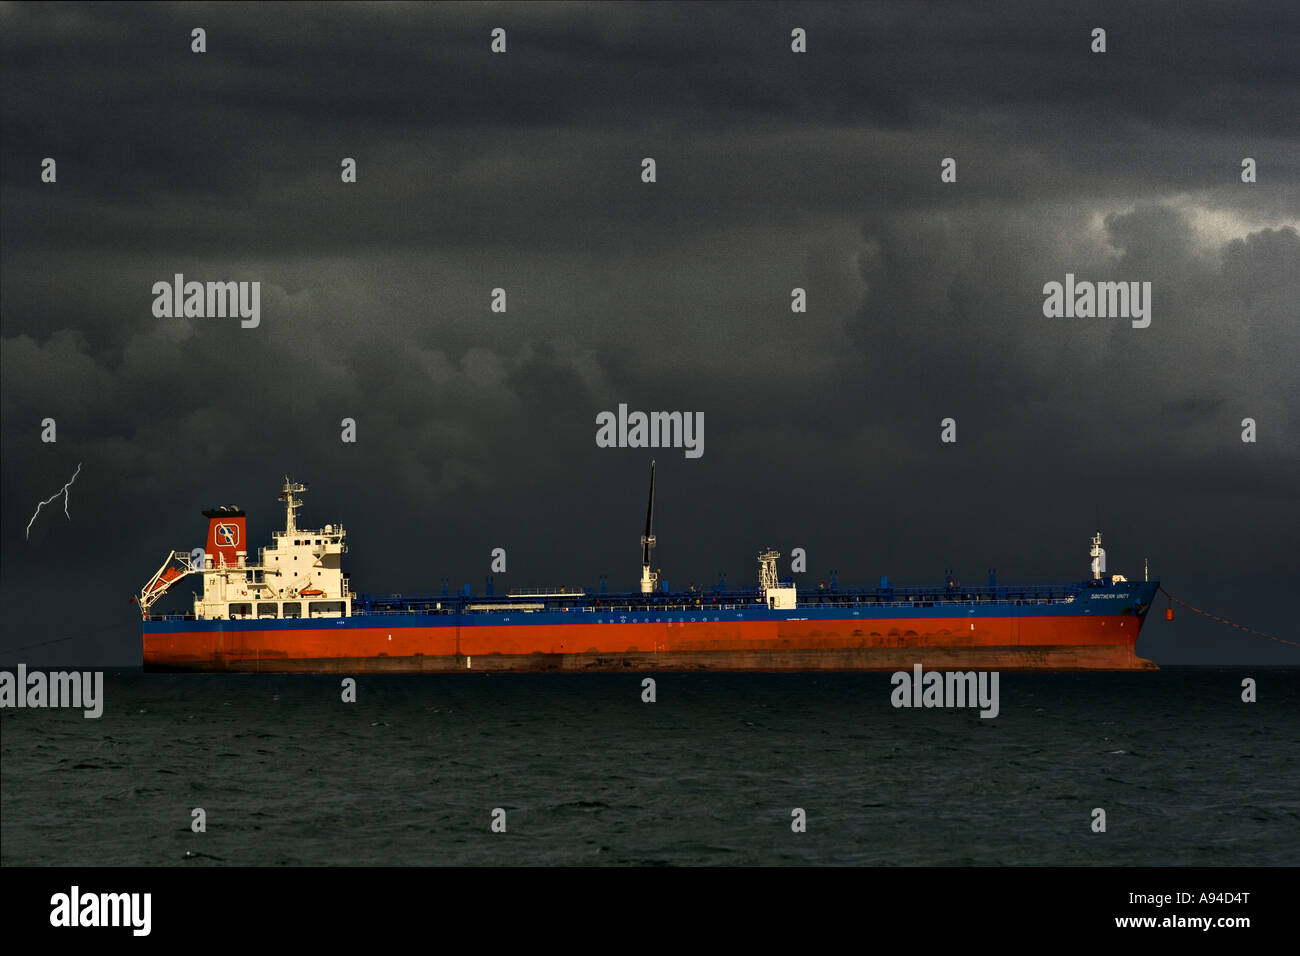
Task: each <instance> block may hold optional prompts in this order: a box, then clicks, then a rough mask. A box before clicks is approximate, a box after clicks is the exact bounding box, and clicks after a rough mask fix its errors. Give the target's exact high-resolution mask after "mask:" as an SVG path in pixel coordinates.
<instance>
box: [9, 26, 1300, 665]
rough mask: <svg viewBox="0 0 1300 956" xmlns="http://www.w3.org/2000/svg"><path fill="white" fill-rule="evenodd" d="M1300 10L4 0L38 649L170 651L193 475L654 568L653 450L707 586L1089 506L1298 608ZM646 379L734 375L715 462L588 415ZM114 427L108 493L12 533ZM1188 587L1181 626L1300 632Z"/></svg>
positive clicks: (396, 521)
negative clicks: (621, 439) (498, 300)
mask: <svg viewBox="0 0 1300 956" xmlns="http://www.w3.org/2000/svg"><path fill="white" fill-rule="evenodd" d="M1098 26H1100V27H1104V28H1105V29H1106V31H1107V47H1108V48H1107V52H1106V53H1104V54H1096V53H1093V52H1091V50H1090V48H1089V47H1090V42H1091V40H1090V34H1091V31H1092V29H1093V28H1094V27H1098ZM195 27H202V28H204V29H205V30H206V31H207V52H205V53H202V54H196V53H192V52H191V50H190V31H191V30H192V29H193V28H195ZM495 27H502V28H504V29H505V30H506V31H507V37H508V52H507V53H505V54H503V55H494V54H493V53H492V52H491V51H490V49H489V39H490V37H489V33H490V31H491V30H492V29H493V28H495ZM796 27H798V28H803V29H804V30H806V31H807V37H808V41H807V48H808V52H807V53H804V54H796V53H793V52H792V51H791V48H790V42H791V41H790V37H791V30H792V29H794V28H796ZM1298 32H1300V11H1297V10H1294V9H1285V8H1284V7H1283V6H1282V5H1278V6H1277V7H1268V6H1265V7H1261V8H1249V9H1244V10H1243V9H1242V8H1239V7H1231V6H1225V5H1218V4H1215V5H1209V4H1206V5H1197V4H1182V3H1179V4H1174V3H1170V4H1143V5H1140V6H1134V5H1131V4H1122V3H1116V4H1083V5H1079V4H1064V3H1062V4H1042V3H1025V4H999V5H996V7H993V6H984V5H970V4H952V5H947V4H924V5H923V4H914V3H896V4H887V3H879V4H874V3H873V4H859V3H843V4H780V3H778V4H764V3H744V4H740V3H736V4H730V3H718V4H710V3H684V4H674V3H653V4H555V5H552V4H542V3H521V4H500V5H490V6H481V7H480V6H469V5H452V4H430V5H425V4H409V5H407V4H385V5H374V4H356V5H354V4H320V5H303V4H293V5H287V6H286V5H277V4H249V5H245V4H215V5H203V4H189V5H184V6H177V5H147V4H128V5H120V6H119V5H113V4H70V5H60V4H39V5H37V4H30V5H28V4H6V5H4V6H3V8H0V52H2V54H3V70H4V86H3V93H2V94H0V121H2V122H3V137H0V177H2V180H0V204H2V206H3V214H2V215H0V262H2V265H3V268H2V269H0V346H2V349H0V373H2V384H0V440H2V441H3V448H4V455H3V464H2V466H0V488H2V490H3V510H2V514H0V559H2V560H3V580H2V581H0V589H2V591H3V600H4V606H5V608H6V615H5V625H4V633H3V637H0V660H14V661H17V660H26V661H29V662H32V661H41V660H49V661H50V662H54V663H62V662H65V661H70V662H74V663H78V664H93V663H120V664H134V663H138V661H139V630H138V620H139V617H138V613H137V612H136V610H135V608H134V607H133V606H132V605H130V604H129V603H128V601H129V598H130V597H131V595H132V594H134V593H136V592H137V591H138V590H139V588H140V586H141V585H142V584H143V583H144V582H145V580H146V579H147V578H148V576H149V575H150V574H151V573H152V572H153V570H154V569H155V568H156V567H157V565H158V563H159V562H160V561H161V560H162V558H163V557H164V556H165V555H166V553H167V552H168V551H170V550H172V549H173V548H175V549H180V550H185V551H188V550H189V549H190V548H191V547H196V546H199V545H201V544H202V540H201V538H202V534H203V530H204V527H203V523H202V519H201V518H200V516H199V514H198V512H199V511H200V510H201V509H203V508H206V507H211V506H212V505H214V504H218V503H227V502H236V503H238V504H240V505H241V506H243V507H245V508H246V509H247V510H248V511H249V516H250V533H251V534H252V536H253V538H254V540H255V541H258V540H265V539H267V538H268V537H269V533H270V531H271V530H272V529H273V528H274V527H276V526H277V525H278V523H279V521H280V520H281V517H282V513H281V511H280V510H279V507H278V505H277V503H276V501H275V496H276V493H277V491H278V488H279V483H280V480H281V476H282V475H284V474H286V473H292V474H293V475H294V476H295V477H296V478H298V479H299V480H302V481H304V482H305V483H306V484H307V485H308V487H309V489H310V491H309V493H308V495H307V507H306V509H305V511H304V514H303V520H304V521H306V522H308V523H311V524H324V523H326V522H338V521H341V522H342V523H343V524H344V525H345V527H347V528H348V531H349V534H350V541H351V548H352V550H351V553H350V554H349V555H348V561H349V564H348V568H349V570H350V571H351V572H352V581H353V585H354V587H355V588H356V589H357V590H359V591H370V592H375V593H389V592H416V591H435V590H437V588H438V583H439V580H440V579H441V578H442V577H444V576H445V577H448V578H450V579H451V581H452V583H453V586H456V585H459V583H460V582H462V581H467V582H471V583H473V584H474V585H475V586H476V587H481V586H482V582H483V577H484V575H486V574H487V573H488V565H489V556H490V552H491V550H492V549H493V548H495V547H503V548H506V549H507V552H508V554H509V573H508V574H507V575H504V576H502V575H498V578H497V586H498V587H501V586H503V585H504V586H525V587H526V586H540V585H550V584H556V585H560V584H563V585H575V584H584V585H588V586H592V585H594V584H595V583H596V581H597V578H598V576H599V575H600V574H602V573H607V574H608V575H609V577H610V584H611V587H615V588H629V589H630V588H632V587H633V586H634V584H635V581H636V579H637V576H638V575H639V571H640V569H639V561H638V555H639V535H640V527H639V525H640V522H641V521H642V520H643V517H642V514H641V508H642V507H643V506H644V481H645V478H646V472H647V469H648V466H649V461H650V458H651V457H652V456H653V457H655V458H657V460H658V463H659V464H658V467H659V508H658V527H657V529H656V530H657V532H658V537H659V542H660V547H659V550H658V551H657V553H656V557H657V559H658V560H659V561H660V563H661V564H662V565H663V576H664V577H665V578H667V579H668V580H669V581H670V583H671V584H672V585H674V586H676V585H679V584H680V585H686V584H689V583H692V582H694V583H697V584H701V585H711V584H712V583H714V581H715V579H716V575H717V573H718V572H719V571H720V570H725V571H726V572H727V575H728V580H729V583H730V584H732V585H740V584H747V583H748V582H749V581H751V580H755V581H756V562H755V559H754V555H755V554H756V553H757V552H758V551H759V550H760V549H762V548H764V547H767V546H774V547H777V548H778V549H780V550H781V551H782V552H784V553H786V554H788V553H789V551H790V550H791V549H792V548H793V547H796V546H797V547H803V548H805V549H806V550H807V552H808V556H809V568H810V570H809V572H808V573H807V574H805V575H802V576H800V583H801V585H802V586H804V587H816V585H817V584H818V583H819V582H820V581H822V580H826V579H827V577H828V575H829V572H830V569H832V568H834V569H837V570H838V573H839V579H840V582H841V583H842V584H846V585H847V584H852V583H861V584H869V583H872V582H874V581H875V580H876V579H877V578H878V576H879V575H880V574H883V573H888V574H889V575H890V577H891V578H892V579H893V580H895V581H898V582H901V583H921V582H930V581H934V580H938V579H939V578H940V577H941V574H942V571H943V569H944V568H946V567H950V566H951V567H954V568H956V569H957V572H958V577H960V578H964V579H966V580H970V581H974V582H982V581H983V579H984V574H985V571H986V569H987V568H989V567H997V569H998V574H999V577H1000V578H1001V579H1003V580H1030V581H1039V580H1056V579H1066V580H1078V579H1081V578H1083V577H1084V575H1085V573H1086V571H1087V566H1088V562H1087V553H1086V552H1087V545H1088V539H1089V536H1090V535H1091V533H1092V532H1093V530H1094V529H1095V526H1096V524H1097V523H1098V521H1100V523H1101V527H1102V530H1103V533H1104V534H1105V535H1106V545H1107V550H1108V554H1109V557H1110V563H1111V565H1112V569H1113V570H1121V571H1124V572H1126V573H1128V574H1129V576H1130V577H1134V576H1138V575H1140V574H1141V573H1142V563H1143V560H1144V559H1148V558H1149V560H1150V564H1151V569H1152V573H1153V575H1159V576H1160V577H1161V579H1162V580H1163V581H1164V583H1165V586H1166V587H1167V588H1169V590H1170V591H1171V592H1173V593H1174V594H1176V595H1179V596H1181V597H1184V598H1185V599H1188V600H1191V601H1192V602H1193V603H1195V604H1198V605H1200V606H1205V607H1210V608H1212V609H1214V610H1216V612H1217V613H1220V614H1222V615H1225V616H1227V617H1229V618H1232V619H1233V620H1239V621H1241V622H1242V623H1246V624H1250V625H1252V626H1254V627H1256V628H1258V629H1260V630H1263V631H1266V632H1270V633H1273V634H1276V635H1278V636H1281V637H1285V638H1288V639H1291V640H1300V636H1297V634H1296V632H1295V629H1294V625H1293V623H1292V619H1291V617H1290V615H1289V604H1290V600H1289V598H1290V597H1291V596H1292V595H1293V594H1294V578H1295V575H1296V572H1297V570H1300V568H1298V567H1297V564H1298V562H1297V560H1296V557H1295V542H1296V541H1297V540H1300V493H1298V492H1297V489H1298V488H1300V420H1298V418H1297V416H1298V415H1300V377H1298V376H1297V375H1296V373H1295V364H1296V358H1295V357H1296V356H1297V355H1300V331H1298V320H1300V307H1298V306H1297V303H1300V232H1298V231H1297V228H1298V227H1300V168H1297V164H1298V163H1300V95H1298V94H1300V68H1298V67H1297V66H1296V58H1295V55H1294V53H1295V50H1294V38H1295V36H1296V35H1297V33H1298ZM45 157H53V158H54V159H56V161H57V170H58V178H57V182H56V183H52V184H51V183H43V182H42V181H41V176H40V174H41V161H42V159H43V158H45ZM344 157H351V158H354V159H355V160H356V162H357V169H358V175H357V182H356V183H355V184H345V183H343V182H342V181H341V177H340V163H341V161H342V159H343V158H344ZM645 157H653V158H654V159H655V161H656V164H657V173H658V176H657V182H655V183H652V184H648V183H644V182H642V181H641V162H642V160H643V158H645ZM948 157H951V158H953V159H955V160H956V163H957V181H956V182H952V183H946V182H943V181H941V178H940V163H941V161H942V160H943V159H945V158H948ZM1245 157H1251V158H1253V159H1254V160H1255V161H1256V163H1257V167H1258V174H1257V175H1258V181H1257V182H1255V183H1250V184H1248V183H1243V182H1242V179H1241V163H1242V160H1243V158H1245ZM176 273H183V274H184V275H185V276H186V278H192V279H197V280H200V281H203V280H214V281H215V280H220V281H258V282H260V283H261V316H262V320H261V324H260V326H259V327H258V328H256V329H241V328H240V325H239V322H238V320H232V319H212V318H205V319H199V318H190V319H186V318H165V319H159V318H155V317H154V315H153V314H152V312H151V303H152V299H153V297H152V294H151V291H150V290H151V288H152V286H153V284H154V283H155V282H157V281H160V280H161V281H168V282H170V281H171V278H172V276H173V275H174V274H176ZM1067 274H1073V275H1075V276H1077V277H1079V278H1080V279H1087V280H1091V281H1145V282H1150V283H1151V284H1152V289H1153V292H1152V322H1151V325H1150V327H1149V328H1145V329H1135V328H1132V327H1131V325H1130V323H1129V322H1128V321H1126V320H1123V319H1098V318H1086V319H1084V318H1047V317H1045V316H1044V314H1043V308H1042V306H1043V300H1044V293H1043V287H1044V285H1045V284H1046V283H1049V282H1062V281H1064V279H1065V277H1066V275H1067ZM796 287H798V288H803V289H805V290H806V292H807V302H808V311H807V312H806V313H793V312H792V311H791V307H790V303H791V290H792V289H794V288H796ZM494 288H503V289H505V290H506V294H507V301H508V308H507V311H506V312H505V313H498V312H493V311H492V310H491V308H490V303H491V293H492V290H493V289H494ZM620 402H625V403H627V404H628V405H629V407H631V408H641V409H647V410H648V409H664V410H669V409H672V410H690V411H701V412H703V414H704V418H705V427H706V442H705V448H706V452H705V454H704V456H703V457H702V458H700V459H698V460H689V459H687V458H685V457H684V456H683V455H682V454H681V452H680V451H676V450H665V449H660V450H655V451H651V450H649V449H602V448H597V447H596V444H595V440H594V437H595V431H596V423H595V419H596V415H597V414H598V413H599V412H600V411H602V410H606V409H616V408H617V407H618V405H619V403H620ZM946 417H952V418H954V419H955V420H956V422H957V435H958V440H957V442H956V443H955V444H944V443H941V442H940V440H939V435H940V420H941V419H943V418H946ZM1248 417H1249V418H1252V419H1254V420H1255V421H1256V422H1257V427H1258V441H1257V442H1255V443H1253V444H1248V443H1243V442H1242V441H1241V437H1240V436H1241V431H1242V426H1241V422H1242V420H1243V419H1244V418H1248ZM45 418H53V419H55V420H56V422H57V427H58V441H57V442H56V443H53V444H49V443H43V442H42V441H41V440H40V435H41V421H42V420H43V419H45ZM344 418H353V419H355V421H356V423H357V436H358V441H357V442H356V443H355V444H345V443H343V442H341V441H340V438H339V435H340V430H341V429H340V422H341V421H342V419H344ZM78 463H81V464H82V465H83V468H82V472H81V474H80V476H79V477H78V480H77V483H76V485H75V486H74V487H73V489H72V491H71V495H70V507H69V514H70V516H71V518H70V520H69V519H66V518H65V517H64V516H63V513H62V511H61V510H60V509H57V508H47V509H45V511H44V512H43V513H42V514H41V515H40V516H39V517H38V519H37V521H36V522H35V523H34V525H33V528H32V533H31V536H30V540H27V539H26V538H24V534H23V530H24V528H25V526H26V525H27V523H28V521H29V519H30V518H31V515H32V511H33V510H34V508H35V505H36V503H37V502H38V501H40V500H42V499H44V498H47V497H49V496H50V495H51V494H52V493H53V492H55V491H56V490H58V489H59V487H60V486H61V485H62V484H63V482H65V481H66V480H67V479H68V477H69V476H70V475H71V474H72V472H73V470H74V468H75V467H76V465H77V464H78ZM787 568H788V565H787ZM187 599H188V595H186V596H185V598H184V599H177V600H178V601H181V602H183V601H184V600H187ZM1154 617H1155V616H1154V615H1153V619H1152V620H1151V621H1150V623H1149V624H1148V629H1147V630H1146V631H1144V634H1143V638H1142V643H1141V645H1140V648H1139V651H1140V653H1141V654H1142V656H1145V657H1149V658H1152V659H1154V660H1156V661H1158V662H1161V663H1200V662H1277V663H1296V662H1300V658H1298V657H1297V654H1298V653H1300V649H1298V648H1294V647H1288V646H1286V645H1280V644H1277V643H1274V642H1269V641H1262V640H1257V639H1255V638H1251V637H1247V636H1243V635H1242V634H1241V632H1237V631H1232V630H1229V629H1225V628H1222V627H1221V626H1219V625H1215V624H1212V623H1210V622H1202V621H1198V620H1185V618H1186V617H1187V615H1180V617H1179V620H1178V621H1176V622H1175V623H1174V624H1166V623H1165V622H1164V621H1163V620H1159V621H1157V620H1155V619H1154ZM47 642H57V643H47ZM29 645H40V646H38V647H29Z"/></svg>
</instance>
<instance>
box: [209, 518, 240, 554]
mask: <svg viewBox="0 0 1300 956" xmlns="http://www.w3.org/2000/svg"><path fill="white" fill-rule="evenodd" d="M213 533H214V534H215V535H216V541H217V544H218V545H220V546H221V547H223V548H236V547H238V546H239V525H235V524H219V525H217V526H216V528H215V529H213Z"/></svg>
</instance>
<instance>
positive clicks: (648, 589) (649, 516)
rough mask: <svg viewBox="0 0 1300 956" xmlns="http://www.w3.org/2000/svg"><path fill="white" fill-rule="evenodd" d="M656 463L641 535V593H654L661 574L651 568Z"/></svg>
mask: <svg viewBox="0 0 1300 956" xmlns="http://www.w3.org/2000/svg"><path fill="white" fill-rule="evenodd" d="M654 516H655V463H654V462H653V461H651V462H650V502H649V503H648V504H647V505H646V509H645V534H643V535H641V593H642V594H653V593H654V590H655V588H656V587H657V586H658V584H659V575H658V574H656V573H655V572H653V571H651V570H650V552H651V551H652V550H654V546H655V535H654Z"/></svg>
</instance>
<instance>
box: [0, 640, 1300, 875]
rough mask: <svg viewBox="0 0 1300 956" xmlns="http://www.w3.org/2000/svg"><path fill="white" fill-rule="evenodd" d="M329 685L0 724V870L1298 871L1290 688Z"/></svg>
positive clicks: (686, 677) (400, 680)
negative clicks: (937, 696) (970, 695)
mask: <svg viewBox="0 0 1300 956" xmlns="http://www.w3.org/2000/svg"><path fill="white" fill-rule="evenodd" d="M7 669H10V670H12V669H13V668H12V665H10V666H8V668H7ZM61 669H62V668H61ZM343 676H344V675H338V676H321V675H312V676H280V675H275V676H271V675H248V674H240V675H219V674H177V675H171V674H145V673H142V672H140V671H138V670H129V669H127V670H115V671H114V670H108V671H105V673H104V681H105V683H104V713H103V716H102V717H100V718H99V719H86V718H84V717H83V716H82V712H81V711H80V710H71V709H57V710H56V709H5V710H0V821H2V823H0V864H3V865H4V866H18V865H41V866H46V865H78V866H97V865H109V866H114V865H146V866H178V865H179V866H209V865H210V866H222V865H253V866H327V865H362V866H369V865H402V866H406V865H475V866H477V865H503V864H508V865H525V866H532V865H539V866H540V865H581V866H589V865H635V866H642V865H670V866H671V865H675V866H700V865H708V866H712V865H747V866H748V865H789V864H793V865H806V864H838V865H865V866H915V865H946V866H965V865H1098V866H1110V865H1142V866H1152V865H1194V866H1207V865H1209V866H1219V865H1246V864H1250V865H1294V864H1296V863H1297V862H1300V669H1297V668H1252V667H1207V668H1177V667H1170V668H1166V669H1164V670H1162V671H1160V672H1157V673H1129V674H1112V673H1089V674H1010V673H1004V674H1002V675H1001V677H1000V685H999V686H1000V692H999V697H1000V702H999V713H998V715H997V717H995V718H992V719H988V718H981V717H980V716H979V712H978V709H976V708H968V709H958V708H952V709H947V708H934V709H926V708H920V709H915V708H895V707H894V706H893V705H892V703H891V692H892V690H893V686H892V684H891V681H890V675H889V674H786V675H779V674H651V675H646V674H640V673H637V674H450V675H429V676H365V675H363V676H360V677H358V678H357V700H356V702H355V703H344V702H343V701H342V699H341V680H342V677H343ZM646 676H650V677H653V678H654V680H655V682H656V685H655V696H656V700H655V701H654V702H653V703H646V702H643V700H642V680H643V678H645V677H646ZM1245 677H1250V678H1253V679H1254V680H1255V681H1257V685H1258V689H1257V693H1258V701H1257V702H1255V703H1244V702H1243V701H1242V699H1241V693H1242V690H1241V682H1242V679H1243V678H1245ZM198 808H201V809H202V811H203V815H204V818H205V823H206V830H205V832H201V833H196V832H194V830H193V829H192V822H193V821H194V819H195V815H194V811H195V810H196V809H198ZM1095 808H1100V809H1102V810H1104V812H1105V825H1106V829H1105V831H1104V832H1094V826H1095V824H1094V820H1095V819H1096V815H1095V814H1094V809H1095ZM797 810H802V811H803V814H802V818H803V820H804V821H805V826H806V828H805V829H804V831H803V832H796V830H797V829H798V827H797V822H798V820H799V814H797V813H796V811H797ZM498 811H503V812H498ZM494 820H495V821H497V822H496V827H497V829H498V830H499V829H501V827H502V826H504V832H495V831H494V828H493V823H494Z"/></svg>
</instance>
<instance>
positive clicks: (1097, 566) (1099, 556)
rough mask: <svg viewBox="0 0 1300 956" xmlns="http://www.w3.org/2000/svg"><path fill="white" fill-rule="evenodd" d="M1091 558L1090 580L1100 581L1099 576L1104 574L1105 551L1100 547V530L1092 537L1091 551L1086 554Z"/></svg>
mask: <svg viewBox="0 0 1300 956" xmlns="http://www.w3.org/2000/svg"><path fill="white" fill-rule="evenodd" d="M1088 555H1089V557H1091V558H1092V579H1093V580H1094V581H1099V580H1101V576H1102V575H1103V574H1105V573H1106V549H1105V548H1103V547H1102V546H1101V529H1100V528H1098V529H1097V533H1096V534H1095V535H1093V536H1092V550H1091V551H1089V552H1088Z"/></svg>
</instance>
